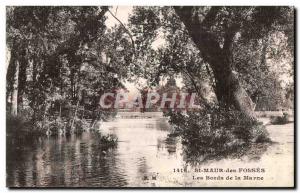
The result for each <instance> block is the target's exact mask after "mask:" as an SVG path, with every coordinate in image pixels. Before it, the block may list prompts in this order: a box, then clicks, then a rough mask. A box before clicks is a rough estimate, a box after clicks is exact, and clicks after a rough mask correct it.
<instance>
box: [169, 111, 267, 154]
mask: <svg viewBox="0 0 300 193" xmlns="http://www.w3.org/2000/svg"><path fill="white" fill-rule="evenodd" d="M169 116H170V123H171V124H172V125H173V126H174V127H175V130H176V131H175V133H177V134H178V135H179V136H180V137H181V138H182V143H183V145H184V146H185V147H186V152H187V153H188V154H190V155H193V156H196V157H197V156H198V157H199V156H202V157H203V156H204V157H209V156H220V155H228V154H230V153H232V152H236V151H238V150H241V149H244V148H245V147H247V146H248V145H249V144H251V143H261V142H269V141H270V140H269V137H268V132H267V130H266V129H265V127H264V126H263V125H262V124H261V123H258V122H257V121H251V120H248V119H246V118H245V116H244V115H243V114H242V113H241V112H239V111H235V110H227V109H224V108H220V107H213V108H211V109H206V110H201V111H199V112H187V113H186V114H184V113H182V112H169Z"/></svg>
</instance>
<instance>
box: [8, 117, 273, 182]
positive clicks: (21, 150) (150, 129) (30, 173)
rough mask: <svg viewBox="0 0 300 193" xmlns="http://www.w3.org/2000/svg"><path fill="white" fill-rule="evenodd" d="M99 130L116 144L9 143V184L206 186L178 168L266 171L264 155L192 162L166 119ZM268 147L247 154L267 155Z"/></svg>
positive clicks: (90, 136) (90, 138) (93, 138)
mask: <svg viewBox="0 0 300 193" xmlns="http://www.w3.org/2000/svg"><path fill="white" fill-rule="evenodd" d="M100 132H101V133H103V134H113V135H116V136H117V137H118V145H117V146H116V147H115V148H111V149H108V150H106V151H105V153H103V146H101V144H100V143H99V135H96V134H95V133H83V134H82V135H78V136H75V135H74V136H70V137H56V138H54V137H51V138H44V139H36V140H32V139H27V140H26V141H21V140H16V139H14V140H9V139H8V144H7V147H8V148H7V186H9V187H121V186H129V187H137V186H141V187H154V186H159V187H162V186H167V187H173V186H174V187H182V186H208V185H209V184H208V183H207V182H203V181H195V180H193V175H194V174H193V173H185V172H183V173H182V172H174V169H177V168H179V169H186V170H189V171H193V170H194V168H195V167H199V164H201V166H203V167H246V166H247V165H248V167H254V166H255V167H262V165H266V166H267V165H268V163H269V158H268V157H266V156H265V158H264V159H263V161H260V162H259V161H257V160H254V161H255V162H253V159H251V156H250V158H249V159H244V160H242V161H241V160H240V159H235V158H232V159H231V158H230V159H224V158H226V155H225V157H224V156H219V157H215V158H214V160H213V161H211V162H207V161H206V162H204V161H203V159H204V157H203V156H196V157H195V159H193V156H189V153H188V152H187V147H185V146H182V145H181V141H180V139H178V138H175V137H170V136H169V134H170V126H169V125H168V124H167V122H166V120H163V119H162V118H155V119H150V118H147V119H116V120H114V121H111V122H105V123H103V124H102V126H101V127H100ZM265 148H267V147H264V148H259V149H260V150H261V151H260V152H257V151H253V152H252V153H251V152H250V153H249V152H248V154H249V155H252V154H253V155H255V156H256V157H261V156H262V157H263V154H264V152H266V149H265ZM190 149H192V148H190ZM255 149H256V150H257V148H255ZM264 155H265V154H264ZM237 157H239V156H237ZM248 157H249V156H248ZM245 160H246V161H245ZM224 185H226V183H225V182H224Z"/></svg>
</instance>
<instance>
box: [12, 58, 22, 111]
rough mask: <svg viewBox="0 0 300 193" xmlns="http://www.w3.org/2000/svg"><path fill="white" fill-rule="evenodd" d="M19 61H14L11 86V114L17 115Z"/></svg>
mask: <svg viewBox="0 0 300 193" xmlns="http://www.w3.org/2000/svg"><path fill="white" fill-rule="evenodd" d="M19 67H20V64H19V61H18V60H16V61H15V73H14V79H13V86H12V87H13V88H12V94H11V115H13V116H17V115H18V84H19V80H18V79H19Z"/></svg>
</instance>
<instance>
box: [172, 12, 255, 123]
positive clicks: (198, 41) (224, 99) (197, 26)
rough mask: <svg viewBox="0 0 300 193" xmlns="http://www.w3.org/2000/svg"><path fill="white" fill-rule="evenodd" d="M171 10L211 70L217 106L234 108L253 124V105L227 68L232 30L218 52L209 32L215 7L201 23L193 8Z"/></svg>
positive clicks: (217, 45) (217, 46) (229, 65)
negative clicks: (218, 104)
mask: <svg viewBox="0 0 300 193" xmlns="http://www.w3.org/2000/svg"><path fill="white" fill-rule="evenodd" d="M174 9H175V11H176V13H177V15H178V16H179V18H180V20H181V21H182V22H183V23H184V25H185V27H186V29H187V31H188V33H189V34H190V36H191V38H192V40H193V42H194V43H195V45H196V47H197V48H198V49H199V50H200V52H201V55H202V57H203V59H204V61H205V62H207V63H208V64H209V65H210V66H211V68H212V70H213V75H214V78H215V83H216V96H217V99H218V101H219V103H220V105H224V106H226V107H235V109H237V110H239V111H241V112H242V113H243V114H244V115H245V116H246V117H247V118H249V119H251V120H255V119H256V117H255V113H254V108H253V107H254V105H253V102H252V100H251V98H250V97H249V96H248V94H247V92H246V91H245V90H244V89H243V87H242V86H241V84H240V82H239V80H238V77H237V76H236V75H235V74H234V72H233V71H232V68H231V63H232V61H231V57H232V53H231V44H232V41H233V40H232V39H233V37H234V35H235V31H234V29H231V30H229V31H228V33H226V35H225V40H224V45H223V47H222V48H221V46H220V44H219V42H218V41H217V38H216V37H215V36H214V34H213V33H211V32H210V31H209V29H210V27H211V25H212V24H213V22H214V19H215V17H216V15H217V13H218V10H219V7H212V8H211V9H210V11H209V12H208V13H207V15H206V17H205V19H204V20H203V21H202V22H200V19H199V17H198V16H197V13H194V9H193V7H174Z"/></svg>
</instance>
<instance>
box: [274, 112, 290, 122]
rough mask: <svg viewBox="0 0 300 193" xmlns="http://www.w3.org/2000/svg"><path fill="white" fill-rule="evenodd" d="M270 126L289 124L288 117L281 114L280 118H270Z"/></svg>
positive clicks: (285, 114)
mask: <svg viewBox="0 0 300 193" xmlns="http://www.w3.org/2000/svg"><path fill="white" fill-rule="evenodd" d="M270 119H271V121H270V122H271V124H273V125H284V124H287V123H289V116H288V114H287V113H283V115H282V116H271V117H270Z"/></svg>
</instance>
